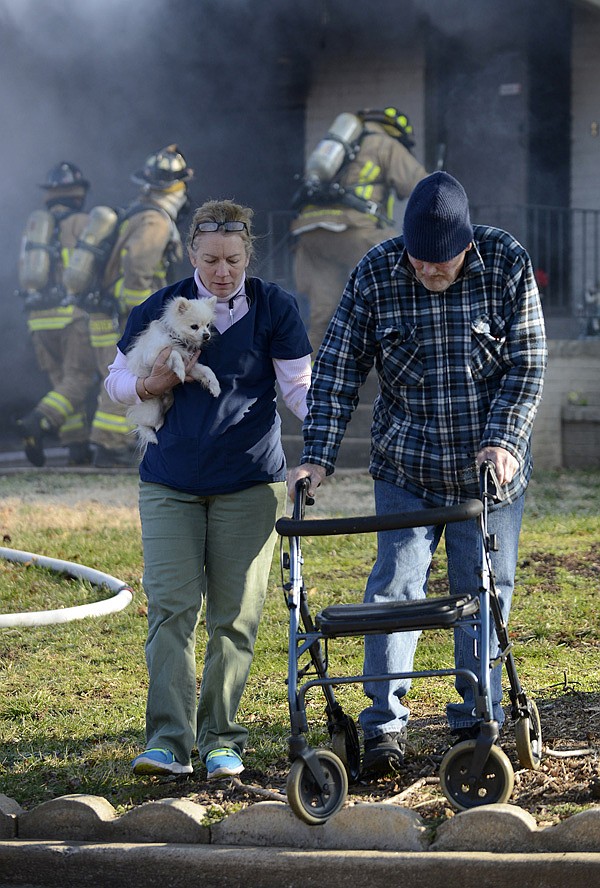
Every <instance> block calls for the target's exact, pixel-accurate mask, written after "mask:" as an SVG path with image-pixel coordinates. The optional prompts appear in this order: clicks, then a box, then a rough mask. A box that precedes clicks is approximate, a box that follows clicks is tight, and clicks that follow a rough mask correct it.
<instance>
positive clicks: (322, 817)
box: [287, 749, 348, 826]
mask: <svg viewBox="0 0 600 888" xmlns="http://www.w3.org/2000/svg"><path fill="white" fill-rule="evenodd" d="M315 752H316V755H317V758H318V759H319V764H320V765H321V767H322V768H323V771H324V773H325V778H326V780H327V784H326V786H325V788H324V789H323V790H321V788H320V787H319V786H318V785H317V783H316V781H315V778H314V777H313V775H312V773H311V771H310V768H309V767H308V765H307V764H306V762H305V761H304V760H303V759H302V758H297V759H294V761H293V762H292V766H291V768H290V773H289V774H288V779H287V797H288V802H289V804H290V808H291V809H292V811H293V812H294V814H295V815H296V817H298V818H299V819H300V820H303V821H304V822H305V823H308V824H310V825H311V826H318V825H320V824H322V823H325V822H326V821H327V820H328V818H329V817H331V816H332V814H335V813H336V812H337V811H339V810H340V808H341V807H342V805H343V804H344V801H345V799H346V795H347V793H348V777H347V775H346V769H345V768H344V765H343V763H342V762H341V761H340V759H339V758H338V757H337V755H335V753H333V752H331V750H329V749H317V750H315Z"/></svg>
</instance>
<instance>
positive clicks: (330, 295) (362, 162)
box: [291, 107, 427, 351]
mask: <svg viewBox="0 0 600 888" xmlns="http://www.w3.org/2000/svg"><path fill="white" fill-rule="evenodd" d="M413 145H414V140H413V131H412V125H411V124H410V121H409V120H408V117H407V116H406V115H405V114H403V113H402V112H400V111H398V109H397V108H394V107H387V108H384V109H382V110H372V109H367V110H363V111H359V112H357V113H356V114H348V113H344V114H342V115H339V117H338V118H336V120H335V121H334V124H333V126H332V127H331V129H330V131H329V133H328V134H327V135H326V136H325V138H324V139H323V140H321V142H319V144H318V145H317V146H316V148H315V150H314V151H313V153H312V154H311V155H310V156H309V158H308V161H307V170H306V175H305V180H304V183H303V186H302V187H301V188H300V190H299V192H298V193H297V195H296V197H295V199H294V206H295V208H296V209H297V210H298V215H297V216H296V218H295V219H294V221H293V222H292V226H291V233H292V235H293V236H294V238H295V245H294V250H295V285H296V291H297V292H298V294H303V295H305V296H306V297H307V298H308V303H309V308H310V326H309V334H310V339H311V343H312V346H313V349H314V350H315V351H316V350H317V349H318V347H319V345H320V344H321V341H322V339H323V336H324V334H325V330H326V329H327V325H328V323H329V320H330V318H331V316H332V314H333V312H334V310H335V308H336V306H337V304H338V301H339V299H340V296H341V295H342V292H343V289H344V287H345V285H346V282H347V280H348V277H349V275H350V272H351V271H352V269H353V268H354V266H355V265H356V264H357V262H358V261H359V260H360V259H361V258H362V257H363V255H364V254H365V253H366V252H367V250H369V249H370V248H371V247H372V246H374V245H375V244H377V243H380V242H381V241H383V240H385V239H387V238H388V237H393V236H394V235H395V234H396V232H395V231H394V230H393V225H394V221H393V204H394V194H395V195H397V196H398V197H399V198H401V199H402V198H406V197H408V196H409V195H410V193H411V191H412V189H413V188H414V186H415V185H416V184H417V182H419V181H420V180H421V179H423V178H424V177H425V176H426V175H427V171H426V170H425V169H424V167H422V166H421V164H420V163H419V162H418V161H417V160H416V159H415V157H413V155H412V154H411V148H412V147H413ZM332 159H333V162H334V167H337V169H334V168H331V167H330V168H328V166H329V164H330V162H331V160H332Z"/></svg>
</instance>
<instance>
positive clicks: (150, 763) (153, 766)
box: [131, 749, 193, 776]
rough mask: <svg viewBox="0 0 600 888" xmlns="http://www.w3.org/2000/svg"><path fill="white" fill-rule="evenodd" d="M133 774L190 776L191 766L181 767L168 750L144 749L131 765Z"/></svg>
mask: <svg viewBox="0 0 600 888" xmlns="http://www.w3.org/2000/svg"><path fill="white" fill-rule="evenodd" d="M131 767H132V769H133V773H134V774H150V775H152V774H155V775H157V776H161V775H163V776H164V775H165V774H191V773H192V770H193V768H192V766H191V765H181V764H179V762H178V761H177V759H176V758H175V756H174V755H173V753H172V752H171V750H170V749H145V750H144V752H142V753H140V755H138V756H136V757H135V758H134V760H133V761H132V763H131Z"/></svg>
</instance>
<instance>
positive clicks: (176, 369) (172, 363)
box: [167, 349, 185, 382]
mask: <svg viewBox="0 0 600 888" xmlns="http://www.w3.org/2000/svg"><path fill="white" fill-rule="evenodd" d="M167 364H168V366H169V367H170V368H171V370H172V371H173V373H175V374H176V375H177V376H178V377H179V380H180V382H184V381H185V363H184V361H183V358H182V357H181V355H180V354H179V352H177V351H175V349H173V351H172V352H171V354H170V355H169V358H168V360H167Z"/></svg>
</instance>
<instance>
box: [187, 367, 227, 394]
mask: <svg viewBox="0 0 600 888" xmlns="http://www.w3.org/2000/svg"><path fill="white" fill-rule="evenodd" d="M192 375H193V377H194V379H195V380H196V382H200V383H201V384H202V385H203V386H204V388H206V389H208V391H209V392H210V393H211V395H212V396H213V398H218V397H219V395H220V394H221V386H220V385H219V380H218V379H217V377H216V376H215V374H214V373H213V371H212V370H211V369H210V367H205V366H204V364H196V366H195V367H194V369H193V371H192Z"/></svg>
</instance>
